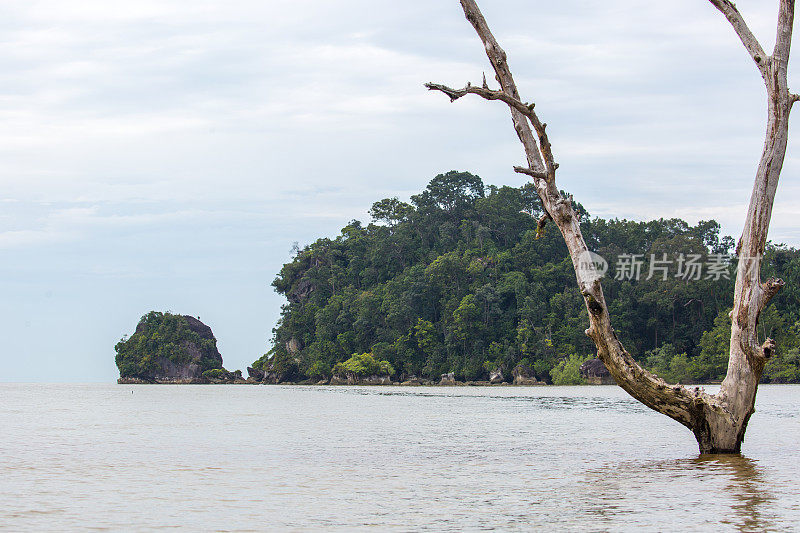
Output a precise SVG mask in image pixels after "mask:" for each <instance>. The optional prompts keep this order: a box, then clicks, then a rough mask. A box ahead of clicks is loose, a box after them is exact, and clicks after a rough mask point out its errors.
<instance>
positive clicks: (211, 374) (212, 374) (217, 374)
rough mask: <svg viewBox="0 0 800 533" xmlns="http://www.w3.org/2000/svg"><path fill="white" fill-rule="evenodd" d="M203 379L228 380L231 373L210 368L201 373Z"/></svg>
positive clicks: (221, 369)
mask: <svg viewBox="0 0 800 533" xmlns="http://www.w3.org/2000/svg"><path fill="white" fill-rule="evenodd" d="M203 377H204V378H206V379H228V378H230V377H231V373H230V372H228V371H227V370H225V369H224V368H212V369H211V370H206V371H205V372H203Z"/></svg>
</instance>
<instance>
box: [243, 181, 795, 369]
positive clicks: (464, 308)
mask: <svg viewBox="0 0 800 533" xmlns="http://www.w3.org/2000/svg"><path fill="white" fill-rule="evenodd" d="M576 208H577V211H578V213H579V214H580V216H581V221H582V229H583V233H584V235H585V237H586V241H587V243H588V245H589V247H590V248H591V249H592V250H593V251H595V252H597V253H598V254H599V255H601V256H602V257H604V258H606V259H607V260H608V261H609V263H610V264H611V265H610V266H611V268H610V270H609V273H608V275H607V276H606V277H605V279H604V290H605V293H606V296H607V298H608V301H609V305H610V312H611V314H612V316H613V319H614V325H615V328H616V330H617V332H618V335H619V337H620V339H621V341H622V342H623V344H624V345H625V346H626V347H627V348H628V349H629V350H630V351H631V353H632V354H633V355H634V357H636V358H637V359H638V360H640V361H642V362H643V363H645V364H646V365H647V366H649V367H651V368H653V369H655V370H656V371H657V372H659V373H661V374H663V375H664V377H665V378H670V379H672V380H674V381H683V382H689V381H714V380H719V379H721V377H722V376H723V375H724V373H725V368H726V364H727V363H726V361H727V356H726V353H727V344H726V343H727V339H728V338H729V334H730V333H729V331H728V329H727V328H729V327H730V326H729V323H730V322H729V320H730V319H729V318H726V317H727V312H728V311H729V309H730V307H731V305H732V300H731V298H732V297H731V295H732V292H733V291H732V289H733V281H732V280H731V279H730V278H732V277H733V275H732V273H734V272H735V268H734V267H735V263H736V257H735V256H729V255H727V254H733V253H734V251H733V245H734V240H733V239H732V238H730V237H721V236H720V234H719V232H720V226H719V224H717V223H716V222H714V221H701V222H699V223H698V224H696V225H690V224H688V223H687V222H685V221H683V220H679V219H669V220H666V219H661V220H655V221H650V222H633V221H628V220H604V219H600V218H590V217H589V214H588V213H587V212H586V210H585V209H583V207H582V206H581V205H579V204H576ZM370 214H371V215H372V217H373V222H372V223H370V224H368V225H364V224H362V223H361V222H359V221H356V220H353V221H352V222H350V223H349V224H348V225H347V226H345V227H344V228H343V229H342V231H341V234H340V235H338V236H337V237H335V238H321V239H318V240H317V241H316V242H314V243H312V244H311V245H309V246H306V247H305V248H303V249H299V250H298V251H297V253H296V255H295V256H294V257H293V258H292V260H291V261H290V262H288V263H287V264H285V265H284V266H283V268H282V269H281V271H280V273H279V274H278V276H277V278H275V280H274V282H273V286H274V287H275V289H276V290H277V292H279V293H280V294H282V295H284V296H286V298H287V300H288V302H287V304H286V305H285V306H284V307H283V310H282V315H281V319H280V322H279V323H278V325H277V327H276V328H275V329H274V339H273V347H272V349H271V350H270V352H269V353H268V354H267V355H265V356H264V357H262V358H261V359H259V360H258V361H256V363H254V366H255V367H256V368H263V367H265V366H266V365H272V366H273V367H274V366H275V365H282V366H283V367H285V368H288V369H290V370H291V373H293V375H295V376H297V377H298V378H304V377H320V376H323V377H324V376H330V375H331V374H332V373H333V372H335V371H336V370H335V369H336V368H337V365H339V364H345V365H347V364H349V361H351V360H352V359H351V357H353V356H354V354H372V355H373V356H374V360H381V361H386V362H388V363H389V364H390V365H391V366H392V367H393V368H394V369H396V371H397V373H398V374H399V375H400V376H401V377H404V376H410V375H416V376H419V377H428V378H431V379H436V378H438V377H439V376H440V375H441V374H443V373H448V372H454V373H455V374H456V376H457V377H458V378H459V379H462V380H475V379H485V378H486V377H487V375H488V371H489V370H490V369H495V368H501V369H504V370H505V372H504V373H505V375H506V376H508V375H509V374H510V370H511V369H512V368H513V367H514V366H515V365H517V364H518V363H520V362H521V361H525V362H526V364H527V365H529V366H530V367H531V368H533V369H534V370H535V372H536V374H537V376H538V377H539V378H540V379H544V380H546V381H548V382H554V381H558V382H562V383H568V382H574V381H575V379H576V378H575V375H576V371H575V368H576V364H578V365H579V362H580V361H583V360H585V359H586V357H587V356H589V355H591V354H593V352H594V349H593V345H592V344H591V342H590V340H589V339H588V338H587V337H586V335H585V334H584V329H585V328H586V325H587V323H588V320H587V316H586V310H585V307H584V305H583V302H582V299H581V297H580V295H579V294H578V291H577V286H576V283H575V273H574V271H573V267H572V263H571V261H570V259H569V257H568V255H567V250H566V247H565V245H564V243H563V241H562V238H561V236H560V234H559V233H558V231H557V229H556V228H555V227H554V226H550V227H546V229H545V230H544V231H543V232H542V231H537V220H538V219H539V217H540V216H541V215H542V211H541V208H540V206H539V200H538V198H537V196H536V194H535V192H534V191H533V190H532V189H531V188H530V187H529V186H524V187H520V188H514V187H494V186H485V185H484V184H483V182H482V181H481V179H480V178H479V177H477V176H475V175H472V174H469V173H467V172H456V171H451V172H448V173H446V174H440V175H438V176H436V177H435V178H434V179H433V180H432V181H431V182H430V184H429V185H428V186H427V188H426V189H425V190H424V191H422V192H421V193H420V194H418V195H415V196H412V197H411V201H410V203H406V202H402V201H400V200H399V199H397V198H387V199H384V200H381V201H379V202H376V203H375V204H374V205H373V207H372V209H371V210H370ZM664 254H666V255H664ZM630 256H633V257H634V258H636V257H640V258H642V259H644V263H643V264H641V265H639V268H640V271H641V272H640V273H641V275H640V276H638V279H637V277H635V276H633V275H631V276H627V275H625V272H624V271H622V270H621V269H620V268H617V267H621V266H624V265H621V263H619V261H618V258H624V257H630ZM650 258H656V259H661V260H664V259H666V258H671V259H673V261H671V263H670V270H669V271H667V268H666V267H663V268H658V267H657V266H658V265H662V266H663V265H664V264H666V263H658V262H656V263H653V262H652V261H649V260H648V259H650ZM689 258H693V259H692V260H689ZM764 263H765V266H764V275H765V276H766V275H779V276H781V277H783V278H784V279H785V280H786V281H787V288H786V290H784V291H783V293H781V294H780V295H779V296H778V297H777V298H776V299H775V301H774V304H773V305H772V306H771V307H770V308H769V309H768V311H767V312H766V313H765V317H764V319H763V320H762V329H763V334H764V335H765V336H767V335H772V336H773V337H775V338H776V340H777V341H778V345H779V349H778V356H777V357H776V358H775V361H773V362H772V363H770V366H769V367H768V368H767V370H766V372H765V379H767V380H780V381H796V380H797V379H798V368H799V367H798V359H800V356H798V350H799V349H800V343H799V342H798V340H797V339H798V337H797V335H798V332H799V331H798V330H799V329H800V322H799V321H800V302H799V301H798V297H799V296H800V252H798V251H797V250H795V249H791V248H787V247H784V246H772V245H771V246H770V248H769V250H768V253H767V256H766V260H765V261H764ZM654 264H655V265H656V267H657V268H655V269H653V265H654ZM698 265H708V266H707V268H706V270H705V271H702V272H700V275H697V276H695V274H698V271H693V270H692V269H691V267H692V266H694V267H698ZM714 265H716V267H715V268H714V267H713V266H714ZM629 266H630V265H629ZM629 270H630V269H629ZM728 272H730V273H731V275H727V273H728ZM619 274H623V275H621V276H620V275H619ZM628 274H633V272H632V271H629V272H628ZM615 278H619V279H615ZM695 278H697V279H695ZM726 335H727V336H728V337H726ZM357 357H362V356H361V355H359V356H357Z"/></svg>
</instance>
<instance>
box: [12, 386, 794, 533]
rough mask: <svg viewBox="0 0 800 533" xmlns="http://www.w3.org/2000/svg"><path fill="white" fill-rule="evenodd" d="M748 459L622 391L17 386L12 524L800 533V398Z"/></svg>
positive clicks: (775, 406)
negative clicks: (704, 450) (701, 441)
mask: <svg viewBox="0 0 800 533" xmlns="http://www.w3.org/2000/svg"><path fill="white" fill-rule="evenodd" d="M757 408H758V412H757V413H756V414H755V415H754V416H753V418H752V420H751V422H750V428H749V431H748V439H747V442H745V445H744V455H743V456H741V457H739V456H736V457H726V456H712V457H700V456H698V454H697V449H696V445H695V442H694V439H693V437H692V436H691V434H690V433H689V432H688V431H687V430H686V429H684V428H683V427H682V426H680V425H678V424H677V423H675V422H672V421H670V420H668V419H667V418H666V417H663V416H661V415H658V414H656V413H653V412H651V411H649V410H648V409H647V408H645V407H642V406H640V405H639V404H638V403H636V402H635V401H634V400H631V399H630V398H628V397H627V396H626V395H625V394H624V393H623V392H622V391H621V390H620V389H618V388H616V387H531V388H522V387H519V388H497V387H493V388H464V387H460V388H414V389H409V388H400V387H384V388H380V387H375V388H358V387H354V388H323V387H320V388H316V387H274V386H273V387H270V386H262V387H256V386H122V385H19V384H0V431H1V432H2V433H0V435H1V436H0V528H3V529H8V530H14V531H20V530H29V531H41V530H73V529H87V528H93V529H111V530H120V529H124V530H134V531H142V530H151V529H161V528H172V529H185V530H192V531H194V530H219V531H255V530H265V529H274V530H287V529H290V530H291V529H294V530H320V529H324V530H336V529H338V530H348V531H349V530H355V529H371V530H374V531H385V530H393V531H410V530H414V531H416V530H433V531H465V530H483V529H496V530H504V531H506V530H532V529H537V530H558V531H634V530H636V531H642V530H644V531H679V530H692V531H697V530H701V531H702V530H707V531H797V530H800V416H798V414H799V413H798V411H799V409H800V387H798V386H764V387H762V388H761V389H760V391H759V398H758V403H757Z"/></svg>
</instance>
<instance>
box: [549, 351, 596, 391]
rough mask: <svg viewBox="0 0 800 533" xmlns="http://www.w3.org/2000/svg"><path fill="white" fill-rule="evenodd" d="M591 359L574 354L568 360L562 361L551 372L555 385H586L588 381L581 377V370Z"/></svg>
mask: <svg viewBox="0 0 800 533" xmlns="http://www.w3.org/2000/svg"><path fill="white" fill-rule="evenodd" d="M590 358H591V357H583V356H580V355H577V354H572V355H570V356H569V357H567V358H566V359H562V360H561V361H560V362H559V363H558V365H556V366H555V368H553V369H552V370H550V377H551V378H553V385H585V384H586V380H584V379H583V378H582V377H581V372H580V369H581V365H582V364H583V362H584V361H586V360H587V359H590Z"/></svg>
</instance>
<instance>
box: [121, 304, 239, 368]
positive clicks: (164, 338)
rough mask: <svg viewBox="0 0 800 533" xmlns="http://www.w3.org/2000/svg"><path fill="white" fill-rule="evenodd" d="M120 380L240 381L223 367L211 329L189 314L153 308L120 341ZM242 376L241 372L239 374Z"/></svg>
mask: <svg viewBox="0 0 800 533" xmlns="http://www.w3.org/2000/svg"><path fill="white" fill-rule="evenodd" d="M115 350H116V352H117V355H116V363H117V368H118V369H119V375H120V377H119V379H118V380H117V382H118V383H220V382H232V381H235V380H236V374H235V373H230V372H228V371H227V370H225V369H224V368H223V367H222V355H220V353H219V350H217V339H216V338H215V337H214V334H213V333H212V331H211V328H210V327H208V326H207V325H205V324H203V323H202V322H200V320H199V319H197V318H195V317H193V316H188V315H173V314H171V313H161V312H158V311H151V312H149V313H147V314H146V315H144V316H143V317H142V319H141V320H140V321H139V324H138V325H137V326H136V332H135V333H134V334H133V335H131V336H130V338H125V337H123V339H122V340H121V341H120V342H118V343H117V345H116V346H115ZM238 377H239V379H241V374H239V376H238Z"/></svg>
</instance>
